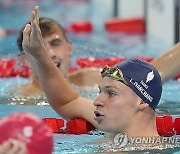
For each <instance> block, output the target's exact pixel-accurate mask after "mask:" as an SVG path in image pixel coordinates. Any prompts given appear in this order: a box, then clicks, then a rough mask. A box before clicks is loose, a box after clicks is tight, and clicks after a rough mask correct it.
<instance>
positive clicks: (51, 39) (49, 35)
mask: <svg viewBox="0 0 180 154" xmlns="http://www.w3.org/2000/svg"><path fill="white" fill-rule="evenodd" d="M28 23H30V22H28ZM24 27H25V26H23V27H22V29H21V30H20V31H19V36H18V38H17V46H18V48H19V51H20V52H19V58H20V61H21V62H23V63H24V64H26V65H29V66H30V69H31V75H30V79H29V83H28V84H26V85H23V86H19V87H18V88H16V89H15V92H18V93H20V94H42V93H43V90H42V88H41V85H40V82H39V77H38V71H37V66H36V62H35V61H34V59H33V58H32V57H31V56H30V55H29V54H27V53H26V52H24V50H23V47H22V41H23V30H24ZM39 27H40V30H41V33H42V39H43V42H44V44H45V46H46V48H47V51H46V52H47V53H48V54H49V56H50V57H51V59H52V61H53V62H54V64H55V65H56V67H57V68H58V70H59V71H60V72H61V73H62V74H63V76H64V77H65V78H66V79H67V80H68V81H69V82H70V83H72V84H75V85H78V86H94V85H95V84H96V83H98V82H99V81H100V79H101V77H100V75H99V69H98V68H86V69H80V70H77V71H76V72H72V73H70V72H68V70H69V65H70V58H71V55H72V54H73V48H72V45H71V42H70V41H69V40H68V38H67V36H66V34H65V31H64V29H63V27H62V26H61V25H60V24H59V23H58V22H57V21H55V20H53V19H51V18H44V17H41V18H40V19H39ZM87 72H89V75H91V76H92V78H91V80H89V81H86V77H87V76H88V75H87ZM93 77H95V79H94V78H93Z"/></svg>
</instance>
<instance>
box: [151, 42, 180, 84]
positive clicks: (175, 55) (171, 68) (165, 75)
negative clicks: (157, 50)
mask: <svg viewBox="0 0 180 154" xmlns="http://www.w3.org/2000/svg"><path fill="white" fill-rule="evenodd" d="M179 59H180V43H177V44H176V45H175V46H173V47H172V48H171V49H170V50H168V51H166V52H164V53H163V54H162V55H160V56H159V57H157V58H156V59H154V60H153V61H152V64H153V65H154V66H155V67H156V68H157V70H158V71H159V73H160V75H161V79H162V82H163V83H164V82H166V81H167V80H169V79H171V78H173V77H175V76H176V74H178V73H179V72H180V60H179Z"/></svg>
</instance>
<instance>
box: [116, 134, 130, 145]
mask: <svg viewBox="0 0 180 154" xmlns="http://www.w3.org/2000/svg"><path fill="white" fill-rule="evenodd" d="M114 143H115V145H117V146H118V147H119V148H122V147H125V146H126V145H127V143H128V137H127V134H126V133H119V134H117V135H116V136H115V137H114Z"/></svg>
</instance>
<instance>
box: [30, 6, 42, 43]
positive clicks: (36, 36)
mask: <svg viewBox="0 0 180 154" xmlns="http://www.w3.org/2000/svg"><path fill="white" fill-rule="evenodd" d="M38 13H39V7H38V6H36V7H35V8H34V10H33V11H32V20H31V26H32V31H31V36H30V41H31V42H30V43H32V44H36V43H37V42H39V41H40V42H42V34H41V30H40V28H39V15H38ZM33 41H34V42H33Z"/></svg>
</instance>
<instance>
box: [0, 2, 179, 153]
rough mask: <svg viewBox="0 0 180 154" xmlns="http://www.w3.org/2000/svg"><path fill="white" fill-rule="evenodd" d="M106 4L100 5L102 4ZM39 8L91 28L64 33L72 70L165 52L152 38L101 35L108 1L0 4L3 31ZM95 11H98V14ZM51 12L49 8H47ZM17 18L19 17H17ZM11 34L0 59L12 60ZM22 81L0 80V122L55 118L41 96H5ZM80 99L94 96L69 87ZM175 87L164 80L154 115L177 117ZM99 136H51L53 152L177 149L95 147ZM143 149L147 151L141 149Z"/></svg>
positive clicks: (96, 133) (14, 49)
mask: <svg viewBox="0 0 180 154" xmlns="http://www.w3.org/2000/svg"><path fill="white" fill-rule="evenodd" d="M105 2H106V3H105ZM35 5H39V6H40V16H45V17H51V18H54V19H56V20H57V21H59V22H60V23H62V25H63V26H65V27H66V26H68V25H70V23H71V22H73V21H78V20H80V19H87V20H89V21H91V22H92V23H93V25H94V32H93V33H90V34H87V33H85V34H84V33H83V34H82V33H81V34H74V33H70V34H68V38H69V39H70V40H71V41H72V44H73V47H74V55H73V57H72V63H71V65H72V66H76V59H77V58H78V57H80V56H81V57H87V56H95V57H99V58H106V57H111V56H123V57H127V58H129V57H133V56H150V57H156V56H158V55H160V54H161V53H163V51H166V50H167V49H169V47H170V46H169V45H168V44H167V43H165V42H163V41H162V40H159V39H158V38H155V37H153V36H146V35H143V34H137V33H136V34H135V33H134V34H124V33H118V34H109V33H107V32H106V31H105V30H104V25H103V23H104V21H105V20H106V19H107V18H110V17H111V16H112V9H111V7H112V5H111V1H110V0H104V1H103V2H102V1H101V2H100V1H95V0H76V1H73V0H51V1H49V0H43V1H41V0H37V1H31V0H29V1H23V0H16V1H13V0H0V21H1V22H0V26H1V27H3V28H5V29H13V30H18V29H19V28H21V26H22V25H24V23H25V22H26V21H27V20H29V18H30V14H31V11H32V8H33V7H34V6H35ZM99 6H101V7H103V9H99ZM52 8H53V9H52ZM22 14H23V15H22ZM16 37H17V34H13V35H8V36H6V37H3V38H0V57H14V58H17V53H18V49H17V46H16ZM27 82H28V79H27V78H20V77H15V78H8V79H5V78H0V109H1V112H0V117H3V116H6V115H8V114H11V113H14V112H32V113H35V114H36V115H38V116H40V117H42V118H44V117H55V118H61V117H60V116H59V115H57V114H56V113H55V112H54V110H53V109H52V108H51V107H50V106H49V105H48V102H47V101H46V98H45V96H38V95H34V96H27V97H25V96H23V97H22V96H17V95H13V94H12V93H10V89H13V88H14V87H16V86H17V85H19V84H26V83H27ZM74 88H75V89H76V90H77V91H78V92H79V93H80V94H81V95H82V96H84V97H88V98H91V99H94V98H95V97H96V96H97V94H98V89H97V86H95V87H93V88H92V87H91V88H90V87H74ZM179 96H180V82H178V81H176V80H170V81H168V82H167V83H165V84H164V85H163V95H162V98H161V101H160V105H159V107H158V109H157V112H158V113H159V114H171V115H172V116H173V118H175V117H180V98H179ZM103 136H104V135H103V132H101V131H94V132H91V133H90V134H84V135H65V134H54V140H55V141H54V144H55V146H54V152H53V153H54V154H55V153H85V152H89V153H91V152H107V153H108V152H109V153H112V152H113V151H114V152H118V151H123V150H124V151H129V152H132V153H135V152H137V153H146V152H149V153H164V152H166V153H176V152H177V151H179V148H168V149H162V148H159V149H155V150H152V148H151V149H140V150H134V149H135V148H134V147H133V146H131V147H130V148H129V149H119V148H116V147H115V148H114V147H112V145H111V144H108V143H106V144H105V145H104V144H97V142H96V141H94V140H97V139H102V138H103ZM147 148H148V147H147Z"/></svg>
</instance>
